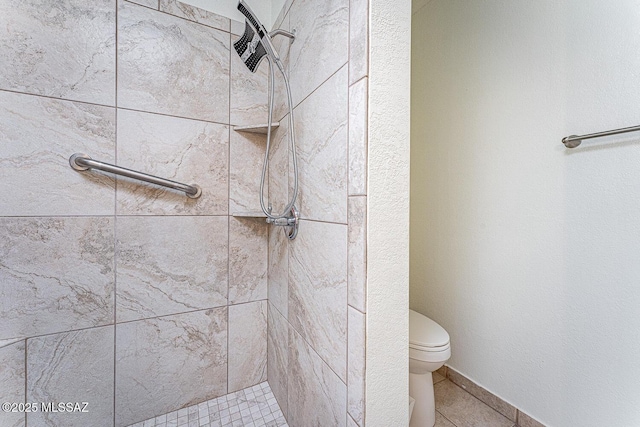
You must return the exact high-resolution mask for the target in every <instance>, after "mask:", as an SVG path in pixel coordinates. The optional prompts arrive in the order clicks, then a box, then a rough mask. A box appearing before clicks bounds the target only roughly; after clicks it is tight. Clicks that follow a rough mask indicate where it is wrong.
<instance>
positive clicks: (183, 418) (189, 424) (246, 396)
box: [129, 381, 288, 427]
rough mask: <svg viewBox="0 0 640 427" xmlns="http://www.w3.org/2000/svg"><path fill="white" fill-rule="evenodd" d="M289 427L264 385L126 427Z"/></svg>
mask: <svg viewBox="0 0 640 427" xmlns="http://www.w3.org/2000/svg"><path fill="white" fill-rule="evenodd" d="M263 426H264V427H281V426H284V427H288V426H287V421H286V420H285V419H284V415H283V414H282V411H281V410H280V406H278V402H276V398H275V397H274V396H273V392H272V391H271V387H269V384H268V383H267V382H266V381H265V382H263V383H260V384H257V385H255V386H253V387H249V388H245V389H244V390H240V391H236V392H235V393H229V394H227V395H225V396H220V397H218V398H217V399H212V400H209V401H207V402H202V403H199V404H197V405H193V406H189V407H188V408H183V409H180V410H178V411H174V412H170V413H168V414H164V415H160V416H157V417H155V418H151V419H149V420H146V421H142V422H139V423H136V424H132V425H131V426H129V427H263Z"/></svg>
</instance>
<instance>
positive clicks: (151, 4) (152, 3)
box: [126, 0, 159, 10]
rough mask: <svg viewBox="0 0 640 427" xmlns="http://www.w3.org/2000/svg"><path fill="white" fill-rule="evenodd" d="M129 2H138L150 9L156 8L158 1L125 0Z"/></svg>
mask: <svg viewBox="0 0 640 427" xmlns="http://www.w3.org/2000/svg"><path fill="white" fill-rule="evenodd" d="M126 1H128V2H131V3H135V4H139V5H140V6H146V7H150V8H151V9H156V10H158V6H159V5H158V1H159V0H126Z"/></svg>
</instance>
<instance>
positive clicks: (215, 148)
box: [117, 110, 229, 215]
mask: <svg viewBox="0 0 640 427" xmlns="http://www.w3.org/2000/svg"><path fill="white" fill-rule="evenodd" d="M228 141H229V127H228V126H226V125H220V124H216V123H207V122H202V121H196V120H188V119H181V118H176V117H166V116H160V115H157V114H148V113H141V112H136V111H126V110H120V111H118V150H117V152H118V164H119V165H120V166H123V167H126V168H129V169H134V170H139V171H141V172H145V173H149V174H152V175H157V176H160V177H162V178H166V179H170V180H173V181H179V182H183V183H185V184H197V185H199V186H200V188H202V196H201V197H200V198H198V199H191V198H189V197H187V196H186V195H185V194H184V193H183V192H179V191H174V190H170V189H167V188H164V187H159V186H156V185H153V184H146V183H144V182H141V181H138V180H132V179H128V178H120V177H119V178H118V191H117V199H118V214H121V215H122V214H124V215H166V214H170V215H226V214H227V212H228V211H227V209H228V203H227V198H228V179H229V178H228V163H229V160H228Z"/></svg>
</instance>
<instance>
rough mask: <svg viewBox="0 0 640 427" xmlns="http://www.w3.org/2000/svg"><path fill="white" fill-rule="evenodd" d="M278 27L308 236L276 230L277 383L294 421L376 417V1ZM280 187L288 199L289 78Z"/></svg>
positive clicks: (281, 113)
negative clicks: (368, 339)
mask: <svg viewBox="0 0 640 427" xmlns="http://www.w3.org/2000/svg"><path fill="white" fill-rule="evenodd" d="M275 27H279V28H283V29H286V30H290V31H295V35H296V39H295V41H294V42H293V43H291V44H290V43H289V42H288V40H286V39H282V38H279V39H277V46H278V48H279V53H280V55H281V56H282V57H283V58H284V61H285V64H286V66H287V68H288V71H289V74H290V76H291V89H292V92H293V103H294V105H295V109H294V117H295V123H294V124H295V132H294V134H295V135H296V137H297V141H296V142H297V146H298V167H299V180H300V193H299V197H298V202H297V206H298V208H299V210H300V214H301V218H302V221H301V224H300V231H299V234H298V237H297V238H296V240H294V241H288V240H287V239H286V237H285V236H284V235H283V233H282V231H281V230H278V229H275V228H272V229H270V231H269V233H270V234H269V311H268V315H269V322H268V324H269V326H268V380H269V384H270V385H271V388H272V390H273V392H274V395H275V396H276V399H277V400H278V402H279V404H280V407H281V408H282V410H283V412H284V414H285V416H286V418H287V420H288V422H289V425H292V426H296V427H299V426H351V427H352V426H360V427H364V425H365V413H364V402H365V396H364V374H365V333H366V332H365V319H366V304H365V295H366V265H365V263H366V230H365V224H366V206H367V186H366V183H367V177H366V152H367V120H368V118H367V91H368V77H367V76H368V51H369V47H368V40H367V36H368V0H329V1H326V0H293V1H288V2H287V3H286V4H285V6H284V8H283V10H282V12H281V14H280V17H279V18H278V20H277V21H276V24H275ZM276 87H277V89H278V91H279V95H278V96H277V98H276V99H277V100H280V102H278V107H277V110H278V112H277V117H278V118H279V119H280V127H279V129H278V131H277V132H276V135H275V141H274V142H275V143H274V147H275V150H274V152H273V153H272V158H271V160H272V163H271V168H270V181H269V191H270V199H271V201H272V202H276V201H279V200H280V201H282V200H286V199H287V191H291V190H290V189H289V190H287V188H288V186H287V183H286V181H285V180H284V179H283V177H286V176H287V171H288V172H289V173H290V174H291V173H292V172H293V166H292V162H291V159H287V153H286V150H285V148H286V146H287V139H286V135H285V134H286V132H287V131H288V130H289V129H288V126H287V124H286V121H287V114H288V111H287V108H286V104H284V102H283V100H285V99H286V98H285V97H284V89H283V85H282V84H278V85H277V86H276ZM278 209H282V204H280V205H278V204H277V203H274V210H278Z"/></svg>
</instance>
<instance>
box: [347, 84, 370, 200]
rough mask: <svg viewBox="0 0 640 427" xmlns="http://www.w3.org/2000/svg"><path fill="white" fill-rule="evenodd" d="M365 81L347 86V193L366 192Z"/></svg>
mask: <svg viewBox="0 0 640 427" xmlns="http://www.w3.org/2000/svg"><path fill="white" fill-rule="evenodd" d="M367 83H368V79H362V80H360V81H359V82H357V83H356V84H354V85H353V86H351V87H350V88H349V195H350V196H351V195H356V194H357V195H362V194H367V124H368V121H369V118H368V116H367V96H368V93H367Z"/></svg>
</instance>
